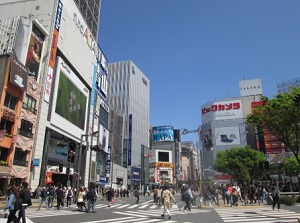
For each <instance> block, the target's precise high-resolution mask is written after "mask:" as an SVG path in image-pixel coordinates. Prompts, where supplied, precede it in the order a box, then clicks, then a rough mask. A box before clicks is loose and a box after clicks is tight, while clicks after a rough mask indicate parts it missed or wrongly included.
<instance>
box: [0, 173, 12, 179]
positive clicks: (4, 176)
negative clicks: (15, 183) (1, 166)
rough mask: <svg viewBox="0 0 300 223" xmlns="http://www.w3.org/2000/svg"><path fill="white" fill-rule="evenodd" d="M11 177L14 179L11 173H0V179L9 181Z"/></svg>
mask: <svg viewBox="0 0 300 223" xmlns="http://www.w3.org/2000/svg"><path fill="white" fill-rule="evenodd" d="M13 177H15V176H14V175H13V174H12V173H1V172H0V178H8V179H10V178H13Z"/></svg>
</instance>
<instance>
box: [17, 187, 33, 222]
mask: <svg viewBox="0 0 300 223" xmlns="http://www.w3.org/2000/svg"><path fill="white" fill-rule="evenodd" d="M19 198H20V199H21V200H22V206H21V209H20V211H19V216H18V222H19V221H20V220H21V218H22V222H23V223H26V218H25V209H26V207H27V206H31V205H32V202H31V193H30V190H29V188H28V183H27V182H22V189H21V191H20V193H19Z"/></svg>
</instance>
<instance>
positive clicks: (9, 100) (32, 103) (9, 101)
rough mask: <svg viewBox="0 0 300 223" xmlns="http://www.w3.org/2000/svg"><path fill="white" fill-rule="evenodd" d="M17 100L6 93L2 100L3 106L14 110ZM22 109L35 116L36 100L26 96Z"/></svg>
mask: <svg viewBox="0 0 300 223" xmlns="http://www.w3.org/2000/svg"><path fill="white" fill-rule="evenodd" d="M17 101H18V100H17V98H16V97H15V96H13V95H11V94H10V93H8V92H7V93H6V96H5V100H4V106H5V107H7V108H9V109H11V110H15V109H16V105H17ZM22 107H23V108H24V109H26V110H28V111H31V112H32V113H34V114H36V109H35V107H36V99H34V98H33V97H31V96H30V95H28V94H26V96H25V98H24V101H23V105H22Z"/></svg>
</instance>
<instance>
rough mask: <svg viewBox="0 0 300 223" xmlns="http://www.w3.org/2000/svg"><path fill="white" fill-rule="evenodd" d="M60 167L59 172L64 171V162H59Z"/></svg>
mask: <svg viewBox="0 0 300 223" xmlns="http://www.w3.org/2000/svg"><path fill="white" fill-rule="evenodd" d="M58 169H59V172H62V171H63V164H62V163H61V164H59V167H58Z"/></svg>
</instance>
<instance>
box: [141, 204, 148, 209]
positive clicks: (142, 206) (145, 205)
mask: <svg viewBox="0 0 300 223" xmlns="http://www.w3.org/2000/svg"><path fill="white" fill-rule="evenodd" d="M148 206H149V205H148V204H144V205H141V206H139V207H138V209H144V208H146V207H148Z"/></svg>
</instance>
